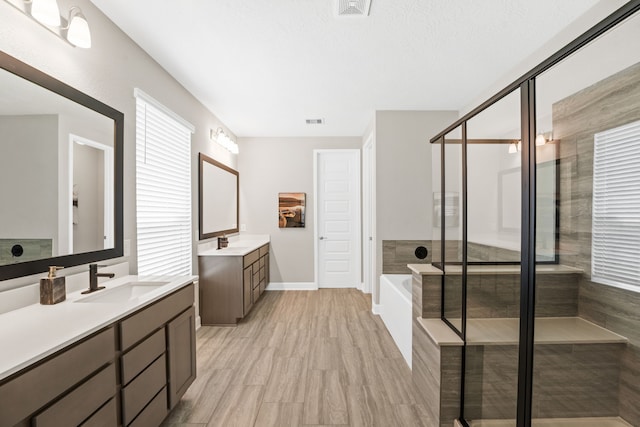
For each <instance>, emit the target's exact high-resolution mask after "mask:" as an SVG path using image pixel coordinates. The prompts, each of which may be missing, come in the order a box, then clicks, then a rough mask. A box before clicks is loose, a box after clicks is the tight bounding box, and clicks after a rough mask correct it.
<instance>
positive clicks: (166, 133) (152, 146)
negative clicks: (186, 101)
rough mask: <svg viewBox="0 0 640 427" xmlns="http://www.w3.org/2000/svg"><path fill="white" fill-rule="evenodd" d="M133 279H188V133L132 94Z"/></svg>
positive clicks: (168, 115) (186, 126)
mask: <svg viewBox="0 0 640 427" xmlns="http://www.w3.org/2000/svg"><path fill="white" fill-rule="evenodd" d="M135 95H136V202H137V207H136V210H137V223H138V274H141V275H185V274H191V271H192V268H191V265H192V257H191V132H192V128H190V127H189V126H190V125H189V124H188V123H187V122H184V121H183V120H181V119H180V118H179V117H177V116H175V114H173V113H171V112H170V111H168V110H167V109H166V107H164V106H162V105H161V104H159V103H157V101H154V100H153V98H151V97H149V96H148V95H146V94H144V92H141V91H138V90H136V93H135Z"/></svg>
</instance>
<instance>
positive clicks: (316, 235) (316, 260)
mask: <svg viewBox="0 0 640 427" xmlns="http://www.w3.org/2000/svg"><path fill="white" fill-rule="evenodd" d="M323 153H353V154H355V156H356V171H355V175H356V178H357V181H358V185H357V187H358V190H359V191H358V193H357V203H355V206H356V215H355V216H356V220H357V222H358V223H357V224H356V228H355V229H356V236H355V238H356V239H355V240H356V241H357V242H359V244H357V245H356V247H355V253H354V257H355V259H354V266H355V269H356V271H357V272H358V276H359V280H358V281H357V283H356V284H355V288H356V289H357V288H358V287H359V286H360V283H361V282H362V250H361V246H362V209H361V204H362V178H361V174H360V173H361V172H360V170H361V165H360V162H361V155H360V149H359V148H336V149H316V150H313V273H314V276H313V277H314V281H315V285H316V289H319V288H320V280H319V278H320V231H319V225H320V221H319V218H320V217H319V212H320V209H318V194H319V191H318V190H319V188H318V181H319V180H318V173H319V168H318V159H319V156H320V154H323Z"/></svg>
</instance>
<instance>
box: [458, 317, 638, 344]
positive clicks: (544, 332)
mask: <svg viewBox="0 0 640 427" xmlns="http://www.w3.org/2000/svg"><path fill="white" fill-rule="evenodd" d="M519 332H520V329H519V320H518V319H513V318H497V319H469V320H467V345H515V344H518V337H519ZM627 341H628V340H627V338H625V337H623V336H621V335H618V334H616V333H614V332H611V331H610V330H608V329H605V328H603V327H600V326H598V325H596V324H595V323H592V322H589V321H588V320H585V319H582V318H580V317H538V318H536V331H535V343H536V344H625V343H627Z"/></svg>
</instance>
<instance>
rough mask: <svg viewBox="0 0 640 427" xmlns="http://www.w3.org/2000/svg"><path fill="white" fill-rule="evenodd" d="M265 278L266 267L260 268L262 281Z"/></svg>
mask: <svg viewBox="0 0 640 427" xmlns="http://www.w3.org/2000/svg"><path fill="white" fill-rule="evenodd" d="M263 280H264V268H261V269H260V281H263Z"/></svg>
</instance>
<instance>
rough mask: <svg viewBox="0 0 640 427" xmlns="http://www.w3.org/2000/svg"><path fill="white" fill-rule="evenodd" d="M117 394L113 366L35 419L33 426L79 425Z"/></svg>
mask: <svg viewBox="0 0 640 427" xmlns="http://www.w3.org/2000/svg"><path fill="white" fill-rule="evenodd" d="M115 394H116V368H115V365H114V364H111V365H109V366H107V367H106V368H105V369H103V370H102V371H100V372H98V373H97V374H96V375H94V376H93V377H91V378H90V379H89V380H88V381H86V382H85V383H84V384H82V385H81V386H79V387H77V388H76V389H75V390H73V391H72V392H71V393H69V394H67V395H66V396H65V397H63V398H62V399H60V400H59V401H57V402H56V403H55V404H53V405H52V406H50V407H49V408H47V409H46V410H45V411H43V412H42V413H40V414H39V415H37V416H36V417H34V418H33V425H34V427H49V426H51V427H56V426H61V425H74V426H75V425H78V424H80V423H81V422H82V421H84V420H85V419H87V418H88V417H89V415H91V414H92V413H93V412H94V411H95V410H96V409H98V408H99V407H100V406H102V405H103V404H104V403H105V402H106V401H107V400H109V399H110V398H112V397H113V396H114V395H115Z"/></svg>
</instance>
